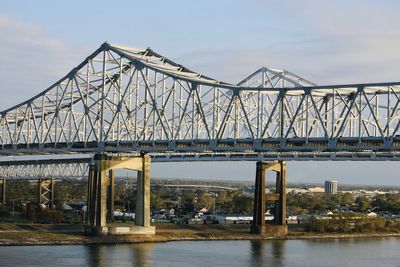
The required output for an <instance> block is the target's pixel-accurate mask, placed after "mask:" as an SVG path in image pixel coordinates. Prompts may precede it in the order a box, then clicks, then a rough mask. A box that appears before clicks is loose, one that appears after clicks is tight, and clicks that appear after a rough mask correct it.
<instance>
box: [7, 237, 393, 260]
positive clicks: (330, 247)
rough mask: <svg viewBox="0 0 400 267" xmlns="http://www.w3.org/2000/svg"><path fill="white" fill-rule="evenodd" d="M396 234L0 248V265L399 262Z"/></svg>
mask: <svg viewBox="0 0 400 267" xmlns="http://www.w3.org/2000/svg"><path fill="white" fill-rule="evenodd" d="M399 251H400V238H379V239H341V240H339V239H327V240H265V241H180V242H168V243H147V244H132V245H76V246H8V247H0V266H2V267H5V266H52V267H53V266H56V267H63V266H138V267H139V266H140V267H142V266H143V267H151V266H157V267H158V266H174V267H175V266H210V267H216V266H230V267H232V266H363V267H368V266H374V267H375V266H400V253H399Z"/></svg>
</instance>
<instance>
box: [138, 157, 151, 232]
mask: <svg viewBox="0 0 400 267" xmlns="http://www.w3.org/2000/svg"><path fill="white" fill-rule="evenodd" d="M136 188H137V189H136V190H137V191H136V212H135V224H136V225H139V226H150V157H148V156H143V157H142V171H138V172H137V186H136Z"/></svg>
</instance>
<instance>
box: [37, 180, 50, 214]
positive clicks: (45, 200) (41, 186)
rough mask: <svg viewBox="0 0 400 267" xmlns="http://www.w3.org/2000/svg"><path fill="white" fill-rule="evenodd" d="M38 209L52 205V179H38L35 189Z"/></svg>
mask: <svg viewBox="0 0 400 267" xmlns="http://www.w3.org/2000/svg"><path fill="white" fill-rule="evenodd" d="M37 203H38V208H39V209H44V208H50V209H51V208H53V207H54V179H39V180H38V189H37Z"/></svg>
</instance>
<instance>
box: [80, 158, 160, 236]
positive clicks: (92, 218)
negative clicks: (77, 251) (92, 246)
mask: <svg viewBox="0 0 400 267" xmlns="http://www.w3.org/2000/svg"><path fill="white" fill-rule="evenodd" d="M116 169H130V170H135V171H137V173H138V178H137V194H136V212H135V226H130V227H121V226H115V225H110V224H108V223H110V222H112V221H113V219H114V179H115V170H116ZM87 194H88V212H89V213H88V225H87V227H86V228H85V232H86V233H88V234H95V235H107V234H155V227H152V226H150V157H148V156H142V157H119V156H118V157H114V156H107V155H103V154H96V155H95V157H94V165H91V166H90V167H89V179H88V192H87Z"/></svg>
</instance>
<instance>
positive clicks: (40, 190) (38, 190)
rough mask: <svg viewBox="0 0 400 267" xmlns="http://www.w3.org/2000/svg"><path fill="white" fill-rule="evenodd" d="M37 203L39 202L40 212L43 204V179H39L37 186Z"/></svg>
mask: <svg viewBox="0 0 400 267" xmlns="http://www.w3.org/2000/svg"><path fill="white" fill-rule="evenodd" d="M36 202H37V208H38V209H39V210H41V209H42V206H41V203H42V179H40V178H39V180H38V184H37V191H36Z"/></svg>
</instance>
